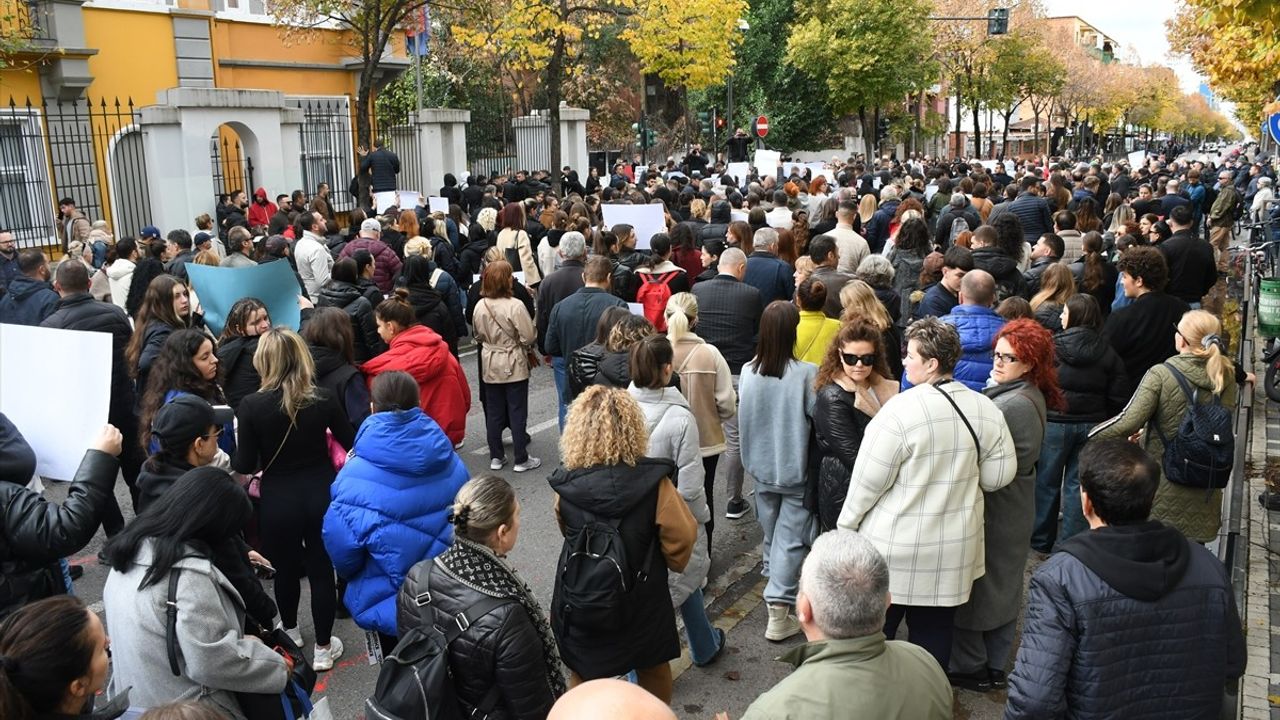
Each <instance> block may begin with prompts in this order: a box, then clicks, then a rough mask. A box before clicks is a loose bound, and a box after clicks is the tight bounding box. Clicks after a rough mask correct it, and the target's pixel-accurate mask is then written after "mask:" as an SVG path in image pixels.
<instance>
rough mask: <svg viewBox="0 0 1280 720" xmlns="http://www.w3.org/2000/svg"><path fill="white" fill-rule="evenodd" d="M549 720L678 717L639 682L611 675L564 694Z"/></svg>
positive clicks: (667, 719) (671, 719)
mask: <svg viewBox="0 0 1280 720" xmlns="http://www.w3.org/2000/svg"><path fill="white" fill-rule="evenodd" d="M547 720H676V714H675V713H673V712H671V708H670V707H667V705H666V704H664V703H663V702H662V701H661V700H659V699H658V698H656V697H654V696H653V695H650V694H649V692H648V691H647V690H644V689H643V688H641V687H640V686H639V685H632V684H631V683H629V682H623V681H622V680H614V679H612V678H609V679H607V680H591V681H590V682H585V683H582V684H581V685H579V686H577V687H575V688H574V689H572V690H570V691H569V692H567V693H565V694H564V695H562V696H561V697H560V699H559V700H557V701H556V704H555V706H554V707H552V708H551V714H550V715H548V716H547Z"/></svg>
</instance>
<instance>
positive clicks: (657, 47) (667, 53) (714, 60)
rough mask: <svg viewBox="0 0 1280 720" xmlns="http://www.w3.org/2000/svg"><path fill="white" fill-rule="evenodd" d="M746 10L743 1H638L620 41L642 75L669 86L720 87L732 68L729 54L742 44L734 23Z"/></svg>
mask: <svg viewBox="0 0 1280 720" xmlns="http://www.w3.org/2000/svg"><path fill="white" fill-rule="evenodd" d="M746 9H747V3H746V2H745V0H720V1H719V2H714V3H691V2H686V1H685V0H640V3H639V5H638V6H637V7H636V11H635V15H634V16H633V17H632V19H631V22H629V23H627V26H626V28H625V29H624V30H623V31H622V39H623V40H626V41H627V43H628V44H629V45H630V46H631V52H632V53H633V54H634V55H635V56H636V59H637V60H639V61H640V69H641V70H642V71H643V72H646V73H653V74H655V75H657V76H658V77H660V78H662V81H663V82H665V83H666V84H667V85H672V86H677V87H681V88H684V89H686V90H702V89H705V88H708V87H711V86H712V85H718V84H721V83H723V82H724V79H725V76H726V74H727V73H729V72H731V71H732V70H733V65H734V54H733V51H734V49H735V48H736V47H737V46H738V45H739V44H740V43H741V41H742V35H741V34H740V33H739V32H738V20H739V19H740V18H741V17H742V15H743V14H744V13H745V12H746Z"/></svg>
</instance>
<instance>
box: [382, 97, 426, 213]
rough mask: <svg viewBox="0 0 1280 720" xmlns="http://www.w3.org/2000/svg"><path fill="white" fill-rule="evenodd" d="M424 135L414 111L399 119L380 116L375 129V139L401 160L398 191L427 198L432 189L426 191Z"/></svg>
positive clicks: (405, 113)
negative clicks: (423, 160) (422, 149)
mask: <svg viewBox="0 0 1280 720" xmlns="http://www.w3.org/2000/svg"><path fill="white" fill-rule="evenodd" d="M421 133H422V130H421V128H420V127H419V125H418V123H417V118H415V117H414V112H413V111H412V110H407V111H405V112H404V113H402V114H399V113H398V114H395V115H382V114H380V115H379V116H378V117H377V127H376V128H375V129H374V137H375V138H376V139H377V140H381V141H382V142H383V143H385V144H386V148H387V149H388V150H390V151H391V152H393V153H395V154H396V157H398V158H400V175H399V177H398V179H397V181H396V186H397V189H399V190H411V191H417V192H420V193H422V194H423V195H424V196H426V195H431V194H432V188H428V187H426V174H425V173H424V172H423V168H422V152H421V146H422V137H421ZM370 149H371V148H370Z"/></svg>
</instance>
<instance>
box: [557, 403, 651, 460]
mask: <svg viewBox="0 0 1280 720" xmlns="http://www.w3.org/2000/svg"><path fill="white" fill-rule="evenodd" d="M648 448H649V431H648V430H646V429H645V424H644V413H642V412H641V411H640V406H639V405H638V404H636V401H635V400H633V399H632V398H631V395H629V394H628V393H627V391H626V390H621V389H619V388H609V387H605V386H603V385H592V386H591V387H589V388H587V389H586V390H585V391H583V393H582V394H581V395H579V396H578V397H577V399H576V400H574V401H573V404H572V405H570V406H569V415H568V417H566V418H565V423H564V432H562V433H561V434H560V456H561V460H562V462H563V463H564V467H565V469H567V470H577V469H579V468H585V467H591V466H593V465H631V466H633V467H634V466H635V464H636V461H637V460H639V459H640V458H641V457H643V456H644V454H645V452H646V451H647V450H648Z"/></svg>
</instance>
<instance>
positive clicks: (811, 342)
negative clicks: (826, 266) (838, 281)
mask: <svg viewBox="0 0 1280 720" xmlns="http://www.w3.org/2000/svg"><path fill="white" fill-rule="evenodd" d="M795 302H796V306H797V307H798V308H799V310H800V324H799V325H797V326H796V346H795V349H794V350H793V352H794V354H795V356H796V359H797V360H803V361H804V362H807V363H812V364H814V365H818V364H821V363H822V360H823V358H825V357H826V356H827V348H828V347H830V346H831V341H832V340H834V339H835V337H836V334H837V333H839V332H840V321H839V320H836V319H835V318H830V317H827V314H826V312H824V311H823V308H824V307H825V306H826V304H827V286H826V285H824V284H823V283H822V281H821V280H819V279H818V278H815V277H812V276H810V277H807V278H805V279H804V281H803V282H801V283H800V285H799V286H798V287H797V288H796V297H795Z"/></svg>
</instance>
